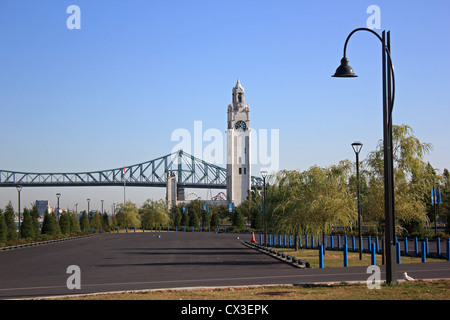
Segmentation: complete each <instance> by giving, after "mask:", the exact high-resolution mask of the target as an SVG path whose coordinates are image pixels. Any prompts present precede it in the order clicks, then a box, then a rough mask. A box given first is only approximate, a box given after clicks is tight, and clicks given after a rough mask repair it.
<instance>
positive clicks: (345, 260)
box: [344, 243, 348, 267]
mask: <svg viewBox="0 0 450 320" xmlns="http://www.w3.org/2000/svg"><path fill="white" fill-rule="evenodd" d="M344 267H348V247H347V243H345V244H344Z"/></svg>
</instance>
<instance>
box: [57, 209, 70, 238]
mask: <svg viewBox="0 0 450 320" xmlns="http://www.w3.org/2000/svg"><path fill="white" fill-rule="evenodd" d="M71 220H72V218H71V216H70V214H69V213H68V212H64V213H62V214H61V215H60V218H59V227H60V229H61V233H62V234H70V221H71Z"/></svg>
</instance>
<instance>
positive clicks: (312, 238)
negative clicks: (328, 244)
mask: <svg viewBox="0 0 450 320" xmlns="http://www.w3.org/2000/svg"><path fill="white" fill-rule="evenodd" d="M311 249H314V236H311Z"/></svg>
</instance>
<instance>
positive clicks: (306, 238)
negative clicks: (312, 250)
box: [305, 235, 308, 249]
mask: <svg viewBox="0 0 450 320" xmlns="http://www.w3.org/2000/svg"><path fill="white" fill-rule="evenodd" d="M305 249H308V235H305Z"/></svg>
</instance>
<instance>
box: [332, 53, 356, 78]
mask: <svg viewBox="0 0 450 320" xmlns="http://www.w3.org/2000/svg"><path fill="white" fill-rule="evenodd" d="M332 77H335V78H354V77H357V75H356V74H355V72H354V71H353V68H352V67H350V65H349V64H348V59H347V58H346V57H343V58H342V59H341V65H340V66H339V67H338V68H337V69H336V72H335V73H334V75H332Z"/></svg>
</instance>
